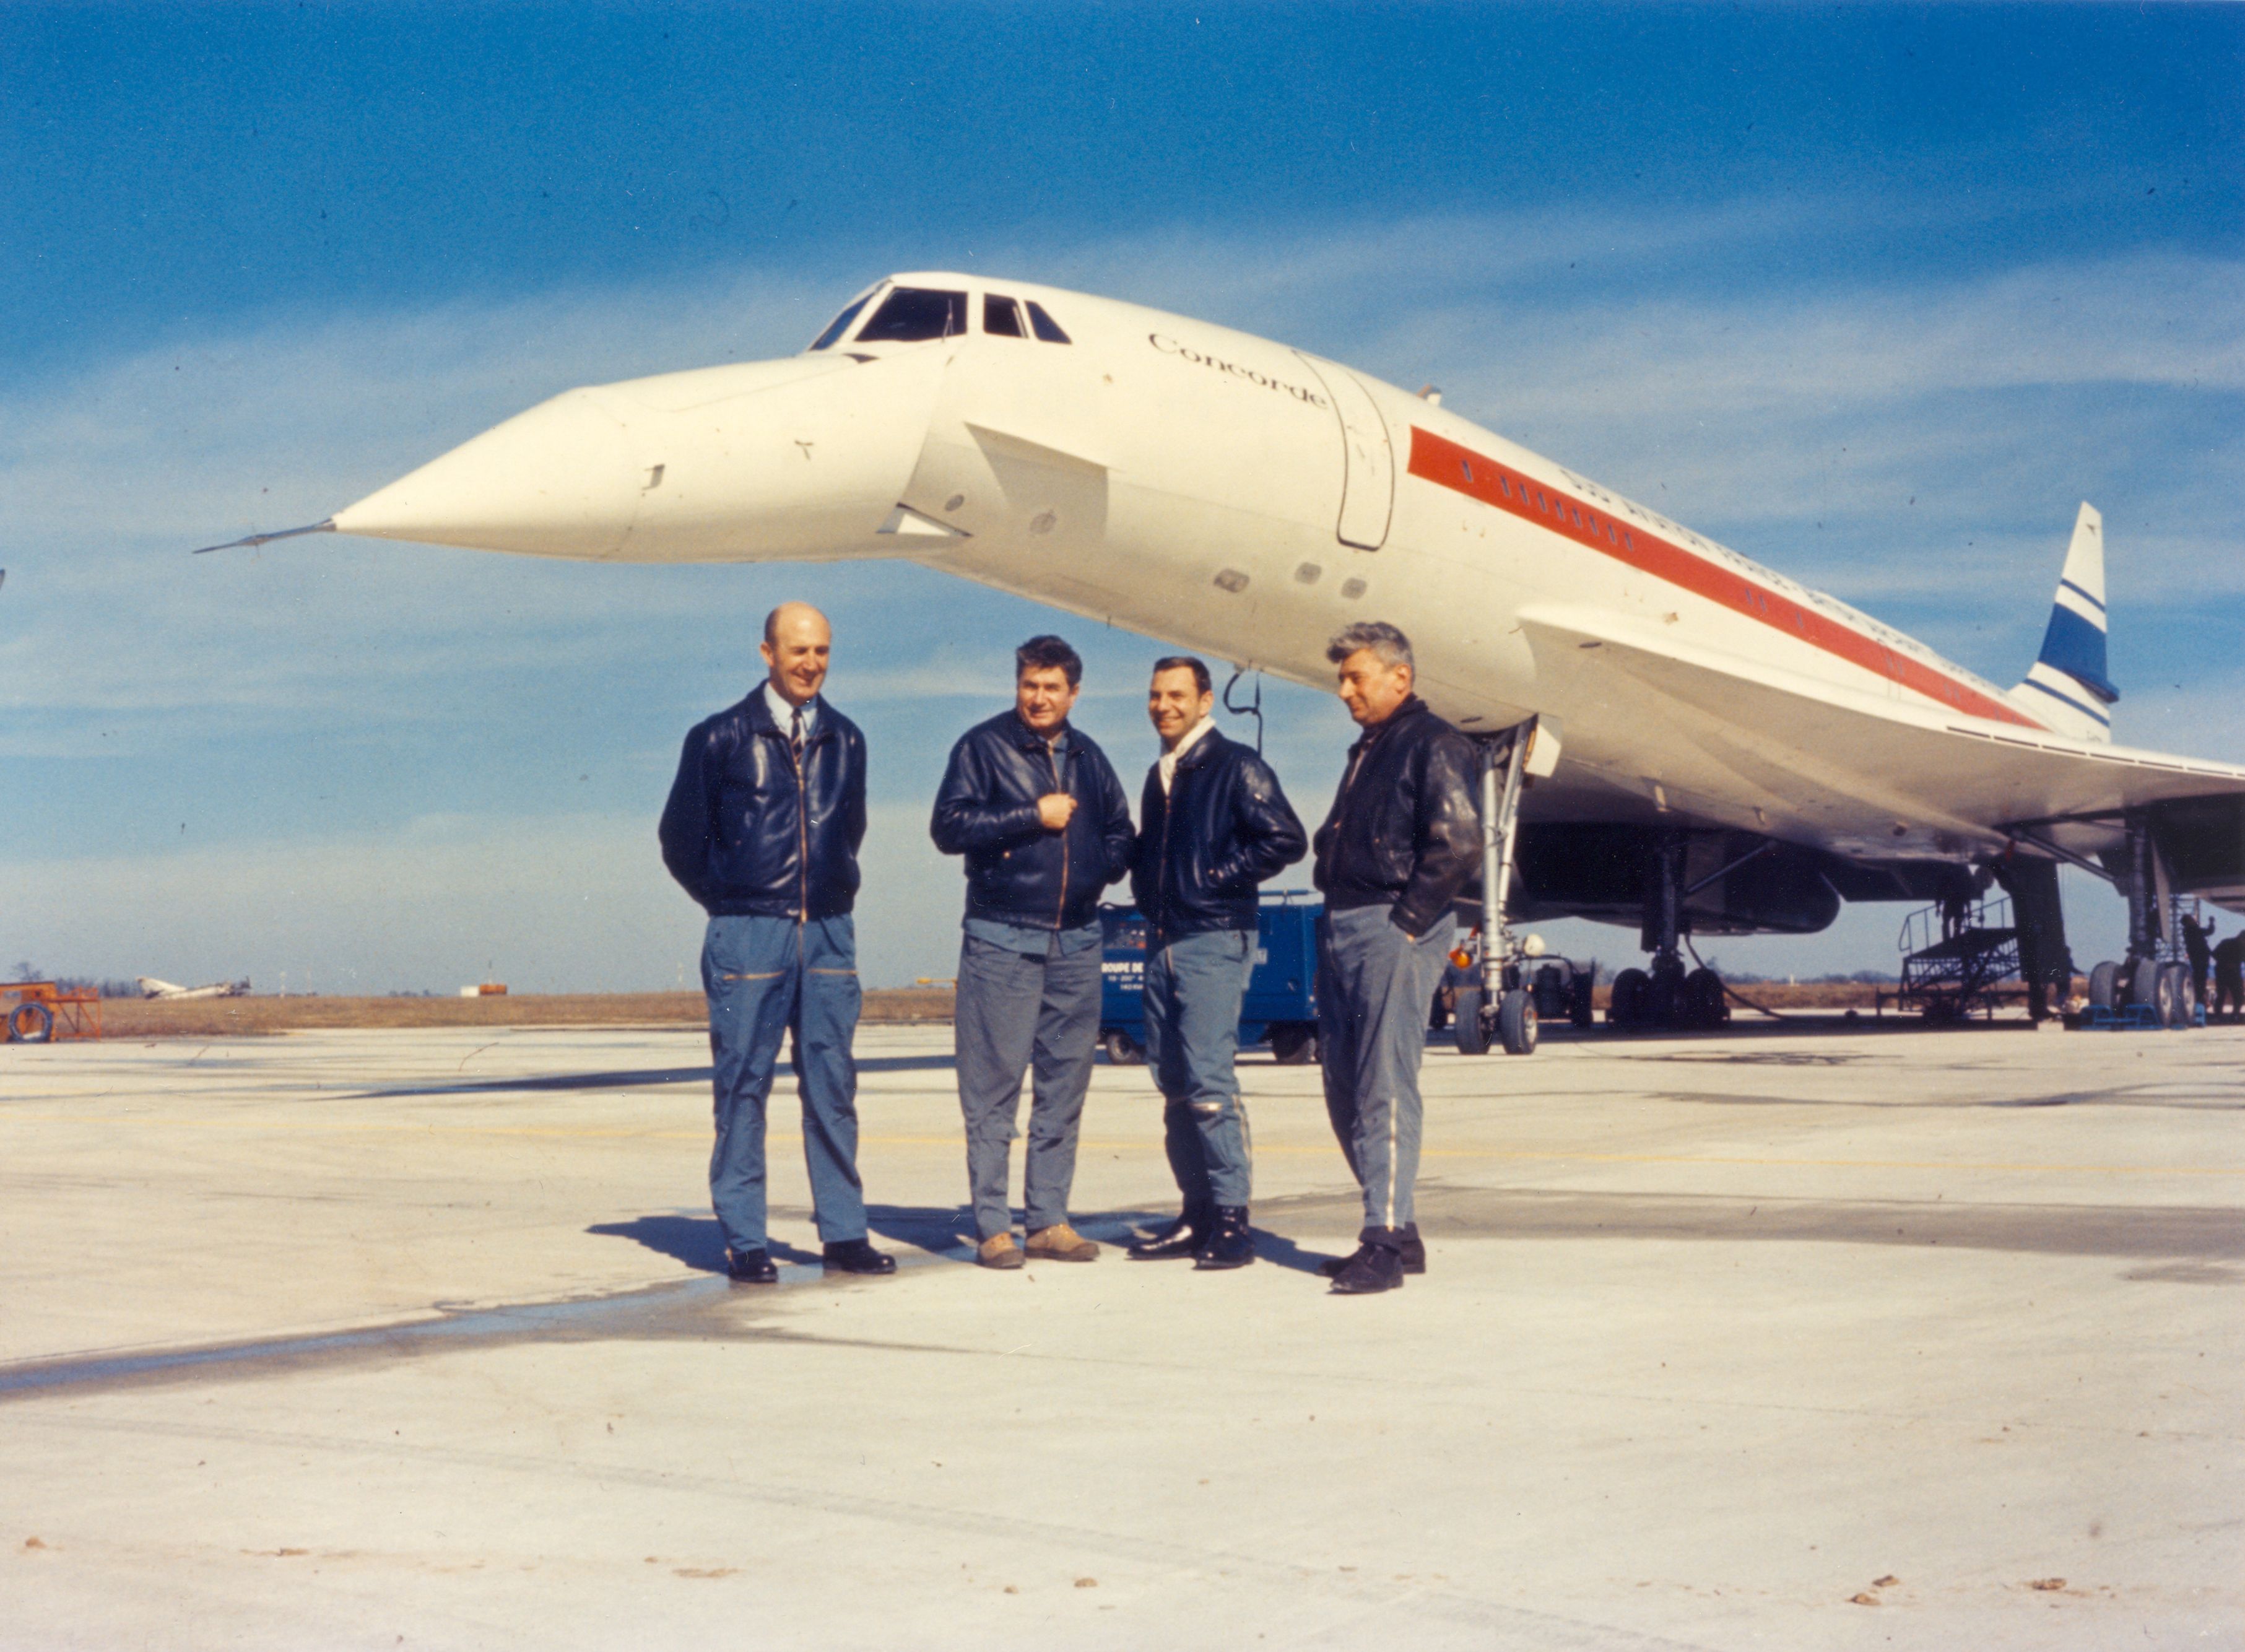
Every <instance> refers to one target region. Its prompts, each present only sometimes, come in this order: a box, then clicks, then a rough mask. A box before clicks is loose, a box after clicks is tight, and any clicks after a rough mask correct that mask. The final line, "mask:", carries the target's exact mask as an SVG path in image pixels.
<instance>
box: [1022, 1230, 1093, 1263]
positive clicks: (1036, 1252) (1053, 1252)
mask: <svg viewBox="0 0 2245 1652" xmlns="http://www.w3.org/2000/svg"><path fill="white" fill-rule="evenodd" d="M1029 1254H1030V1255H1032V1256H1041V1257H1043V1258H1044V1259H1045V1260H1046V1261H1055V1262H1088V1261H1094V1260H1095V1259H1096V1258H1097V1257H1098V1255H1099V1247H1098V1246H1097V1245H1095V1244H1094V1243H1092V1241H1089V1240H1088V1239H1086V1238H1085V1237H1084V1236H1083V1235H1082V1234H1079V1233H1077V1232H1076V1231H1075V1228H1073V1227H1069V1226H1068V1224H1067V1223H1066V1222H1055V1223H1054V1224H1053V1225H1052V1226H1051V1227H1040V1228H1038V1229H1037V1231H1036V1232H1034V1234H1030V1235H1029Z"/></svg>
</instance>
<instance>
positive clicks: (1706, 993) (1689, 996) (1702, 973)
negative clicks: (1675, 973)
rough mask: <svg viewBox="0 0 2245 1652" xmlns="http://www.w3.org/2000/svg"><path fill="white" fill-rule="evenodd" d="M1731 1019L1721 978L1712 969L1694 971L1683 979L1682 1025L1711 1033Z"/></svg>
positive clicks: (1729, 1007)
mask: <svg viewBox="0 0 2245 1652" xmlns="http://www.w3.org/2000/svg"><path fill="white" fill-rule="evenodd" d="M1730 1018H1731V1001H1730V1000H1729V999H1728V998H1727V997H1726V996H1724V993H1723V978H1722V977H1721V976H1719V975H1717V974H1716V973H1715V972H1714V971H1713V970H1712V969H1694V970H1693V971H1692V973H1691V974H1690V975H1688V976H1685V977H1684V1016H1683V1020H1684V1024H1685V1026H1687V1027H1697V1028H1699V1029H1700V1030H1702V1031H1707V1032H1712V1031H1713V1030H1715V1029H1716V1028H1718V1027H1719V1026H1721V1025H1722V1024H1723V1023H1725V1022H1726V1021H1728V1020H1729V1019H1730Z"/></svg>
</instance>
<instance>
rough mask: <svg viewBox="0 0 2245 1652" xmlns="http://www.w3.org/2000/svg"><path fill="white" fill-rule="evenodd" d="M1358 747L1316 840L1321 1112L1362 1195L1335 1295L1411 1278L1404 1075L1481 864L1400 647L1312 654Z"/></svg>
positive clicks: (1414, 1088) (1469, 790) (1452, 736)
mask: <svg viewBox="0 0 2245 1652" xmlns="http://www.w3.org/2000/svg"><path fill="white" fill-rule="evenodd" d="M1326 658H1327V659H1328V660H1330V661H1332V662H1333V664H1334V665H1335V666H1337V667H1338V668H1340V672H1339V674H1340V697H1341V701H1342V704H1345V705H1346V706H1347V707H1348V714H1349V716H1351V717H1353V718H1355V719H1356V722H1357V724H1358V726H1359V727H1360V728H1361V729H1363V731H1364V732H1363V734H1362V735H1360V737H1359V738H1358V739H1357V742H1356V744H1354V745H1353V746H1351V747H1350V748H1349V753H1348V768H1347V771H1346V772H1345V773H1344V774H1343V775H1342V777H1341V783H1340V792H1338V793H1337V794H1336V795H1335V796H1334V798H1333V810H1332V812H1330V813H1329V814H1327V815H1326V822H1325V824H1324V825H1323V826H1319V828H1318V834H1317V839H1316V846H1317V884H1318V887H1319V889H1321V890H1323V891H1324V892H1325V897H1326V910H1325V916H1324V918H1323V919H1322V920H1320V921H1319V928H1318V1045H1319V1058H1320V1060H1321V1061H1322V1062H1323V1064H1324V1070H1325V1085H1326V1113H1327V1114H1328V1116H1330V1117H1331V1118H1332V1120H1333V1134H1334V1135H1336V1136H1338V1137H1339V1138H1340V1150H1341V1152H1342V1154H1343V1156H1344V1157H1346V1159H1347V1160H1348V1167H1349V1169H1350V1170H1351V1171H1353V1173H1355V1176H1356V1180H1357V1181H1358V1183H1359V1185H1360V1186H1362V1187H1363V1189H1364V1231H1363V1232H1362V1233H1361V1234H1359V1235H1358V1246H1357V1251H1356V1254H1354V1255H1353V1256H1351V1257H1349V1258H1348V1259H1347V1260H1346V1261H1344V1262H1341V1263H1340V1264H1338V1265H1336V1266H1334V1267H1333V1268H1331V1269H1330V1271H1331V1272H1332V1273H1333V1275H1334V1279H1333V1289H1334V1290H1335V1291H1336V1292H1338V1293H1340V1294H1341V1295H1349V1296H1354V1295H1365V1294H1367V1293H1368V1292H1372V1291H1382V1290H1393V1289H1394V1288H1396V1287H1397V1286H1399V1285H1401V1284H1402V1282H1403V1275H1404V1274H1405V1273H1407V1272H1410V1273H1423V1272H1425V1271H1426V1266H1427V1262H1426V1249H1425V1247H1423V1246H1422V1245H1421V1243H1420V1242H1419V1228H1418V1224H1417V1223H1416V1222H1415V1221H1414V1220H1413V1219H1412V1208H1411V1194H1412V1186H1413V1183H1414V1181H1415V1180H1417V1178H1418V1174H1419V1132H1420V1118H1421V1103H1420V1098H1419V1060H1420V1057H1421V1056H1422V1055H1423V1054H1424V1053H1425V1051H1426V1044H1427V1007H1428V1003H1429V1002H1430V1001H1431V1000H1432V998H1433V997H1434V986H1435V983H1436V982H1438V981H1440V980H1441V974H1442V962H1443V955H1444V954H1446V953H1447V952H1448V950H1449V947H1450V936H1451V931H1452V929H1453V928H1454V924H1453V921H1452V919H1451V916H1450V903H1451V902H1452V901H1454V900H1455V899H1456V897H1457V894H1458V891H1459V890H1460V889H1462V888H1463V887H1465V884H1466V881H1467V880H1468V878H1469V877H1470V876H1471V875H1472V874H1473V871H1474V867H1475V863H1476V862H1477V861H1478V860H1479V859H1480V854H1481V826H1480V821H1479V818H1478V815H1477V812H1476V811H1475V806H1474V796H1473V790H1474V774H1475V757H1474V749H1473V744H1472V743H1471V742H1470V741H1468V739H1467V738H1465V736H1464V735H1462V734H1461V733H1459V732H1458V731H1457V730H1455V729H1454V728H1452V727H1451V726H1450V725H1449V724H1447V723H1445V722H1443V721H1442V719H1441V717H1436V716H1435V715H1434V712H1433V711H1432V710H1428V706H1427V704H1426V702H1425V701H1423V700H1421V698H1419V697H1418V696H1417V695H1416V694H1414V693H1413V692H1412V691H1411V690H1412V683H1413V680H1414V676H1415V670H1414V666H1413V664H1412V660H1411V642H1410V639H1409V638H1407V637H1406V636H1404V635H1403V633H1402V632H1401V631H1399V630H1397V629H1395V628H1394V626H1392V625H1385V624H1380V623H1378V622H1367V623H1363V624H1358V625H1352V626H1350V627H1348V629H1346V630H1344V631H1342V632H1341V633H1340V635H1339V636H1335V637H1334V638H1333V642H1331V643H1330V644H1328V645H1327V646H1326Z"/></svg>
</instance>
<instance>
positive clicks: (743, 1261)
mask: <svg viewBox="0 0 2245 1652" xmlns="http://www.w3.org/2000/svg"><path fill="white" fill-rule="evenodd" d="M725 1259H726V1260H725V1277H726V1278H728V1279H729V1280H731V1281H733V1283H735V1284H736V1285H777V1284H778V1283H779V1268H778V1267H777V1264H775V1263H774V1262H773V1261H772V1259H771V1257H770V1255H769V1254H766V1253H765V1252H763V1251H761V1250H751V1251H747V1252H742V1251H727V1252H726V1253H725Z"/></svg>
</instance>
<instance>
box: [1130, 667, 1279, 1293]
mask: <svg viewBox="0 0 2245 1652" xmlns="http://www.w3.org/2000/svg"><path fill="white" fill-rule="evenodd" d="M1215 704H1216V695H1215V692H1214V689H1213V684H1212V680H1211V677H1210V676H1209V672H1208V666H1207V664H1206V663H1204V662H1203V661H1201V660H1198V659H1196V658H1194V657H1193V656H1190V655H1172V656H1170V657H1169V658H1168V659H1164V660H1156V662H1155V663H1154V677H1153V683H1152V684H1151V686H1150V688H1149V689H1148V690H1147V695H1146V714H1147V716H1148V717H1149V718H1150V719H1151V721H1152V723H1153V724H1154V731H1155V733H1156V734H1157V735H1159V736H1160V737H1161V741H1162V755H1161V757H1160V758H1158V759H1157V760H1156V762H1155V764H1154V765H1153V766H1152V767H1151V768H1150V769H1148V770H1147V771H1146V786H1145V791H1144V792H1143V794H1142V796H1141V799H1140V801H1139V805H1138V823H1139V827H1140V830H1139V833H1138V846H1137V851H1136V854H1135V856H1134V857H1133V859H1132V861H1131V867H1130V887H1131V893H1132V894H1133V895H1134V896H1135V897H1136V900H1137V902H1138V910H1139V911H1140V913H1142V914H1144V917H1145V920H1146V975H1145V1005H1146V1064H1147V1065H1148V1066H1149V1067H1150V1068H1151V1069H1152V1070H1153V1074H1154V1082H1155V1084H1157V1085H1158V1086H1159V1087H1160V1089H1161V1091H1162V1099H1163V1113H1162V1122H1163V1131H1164V1135H1165V1139H1166V1143H1167V1146H1168V1149H1169V1156H1170V1170H1171V1171H1173V1172H1174V1173H1176V1176H1177V1189H1178V1191H1179V1192H1180V1193H1183V1194H1184V1212H1183V1213H1182V1214H1180V1215H1179V1216H1178V1217H1177V1220H1175V1221H1173V1222H1171V1223H1170V1225H1169V1226H1168V1227H1165V1228H1163V1229H1162V1230H1161V1231H1160V1232H1159V1233H1157V1234H1155V1235H1154V1236H1153V1237H1152V1238H1150V1239H1148V1240H1146V1241H1143V1242H1141V1243H1139V1244H1136V1245H1133V1246H1131V1247H1130V1251H1129V1254H1130V1256H1131V1257H1132V1259H1133V1260H1135V1261H1162V1260H1165V1259H1168V1258H1171V1257H1178V1256H1190V1257H1192V1258H1193V1259H1194V1261H1195V1264H1196V1265H1197V1266H1198V1267H1201V1268H1240V1267H1245V1265H1246V1264H1247V1263H1249V1262H1251V1261H1254V1260H1255V1241H1254V1238H1253V1236H1252V1234H1251V1233H1250V1232H1249V1230H1248V1227H1247V1201H1248V1194H1249V1188H1250V1183H1251V1165H1250V1163H1249V1147H1248V1132H1247V1118H1246V1113H1245V1108H1244V1107H1243V1106H1242V1105H1241V1102H1240V1097H1239V1080H1238V1078H1237V1077H1236V1076H1235V1075H1234V1073H1233V1071H1232V1069H1233V1065H1234V1064H1235V1062H1236V1061H1237V1059H1238V1054H1239V1003H1240V999H1241V998H1242V996H1244V995H1245V992H1246V989H1247V977H1248V976H1249V975H1250V974H1251V973H1252V971H1253V969H1254V968H1255V941H1256V929H1257V922H1256V908H1257V904H1258V899H1257V894H1256V888H1257V886H1258V885H1259V884H1260V883H1261V882H1262V881H1263V880H1265V878H1268V877H1271V876H1272V875H1273V874H1276V873H1277V872H1278V870H1279V869H1280V868H1282V867H1290V866H1292V865H1293V863H1294V862H1295V861H1297V860H1300V859H1301V858H1302V853H1303V851H1304V850H1306V848H1308V846H1309V840H1308V838H1307V836H1306V834H1305V833H1303V831H1302V823H1301V820H1300V819H1299V818H1298V817H1297V816H1296V815H1295V813H1294V811H1293V808H1292V806H1290V805H1289V804H1288V803H1287V801H1286V794H1285V792H1283V791H1281V790H1280V789H1279V786H1278V776H1277V775H1276V774H1274V773H1272V771H1271V766H1270V765H1268V764H1266V763H1265V762H1264V761H1263V759H1262V758H1261V757H1259V756H1258V755H1257V754H1256V753H1255V752H1252V751H1249V750H1248V749H1247V748H1246V747H1245V746H1244V745H1241V744H1238V743H1237V742H1235V741H1231V740H1227V739H1225V738H1224V736H1223V735H1221V734H1219V733H1217V730H1216V724H1214V723H1213V722H1211V720H1210V717H1209V713H1210V712H1211V710H1214V709H1215Z"/></svg>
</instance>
